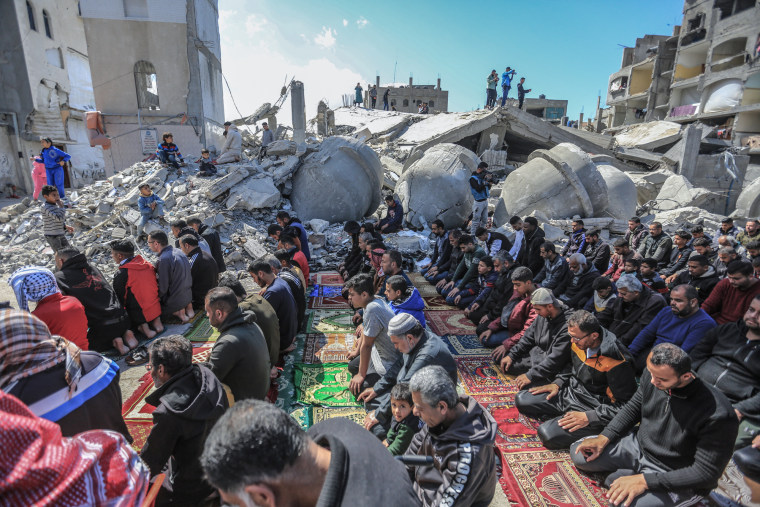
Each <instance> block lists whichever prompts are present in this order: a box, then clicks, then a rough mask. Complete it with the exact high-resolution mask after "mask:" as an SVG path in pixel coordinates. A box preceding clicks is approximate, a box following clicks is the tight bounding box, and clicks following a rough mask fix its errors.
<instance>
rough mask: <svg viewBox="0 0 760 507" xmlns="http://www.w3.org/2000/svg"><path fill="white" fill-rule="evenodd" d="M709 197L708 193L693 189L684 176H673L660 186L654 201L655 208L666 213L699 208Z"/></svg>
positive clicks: (703, 190)
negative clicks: (684, 208) (688, 207)
mask: <svg viewBox="0 0 760 507" xmlns="http://www.w3.org/2000/svg"><path fill="white" fill-rule="evenodd" d="M709 195H710V192H709V191H707V190H705V189H703V188H695V187H694V185H692V184H691V182H689V180H688V179H687V178H686V177H685V176H682V175H680V174H673V175H672V176H670V177H669V178H668V179H667V180H665V183H663V184H662V189H661V190H660V193H659V194H657V198H656V199H655V200H656V201H657V205H656V208H657V209H658V210H662V211H668V210H674V209H677V208H683V207H687V206H699V205H701V204H702V203H704V202H705V201H706V200H707V198H708V197H709Z"/></svg>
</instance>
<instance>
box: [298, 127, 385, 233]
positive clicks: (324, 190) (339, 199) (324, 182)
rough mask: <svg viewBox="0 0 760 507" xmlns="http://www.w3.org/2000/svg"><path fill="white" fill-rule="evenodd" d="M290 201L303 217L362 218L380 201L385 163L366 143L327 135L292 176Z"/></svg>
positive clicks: (343, 219)
mask: <svg viewBox="0 0 760 507" xmlns="http://www.w3.org/2000/svg"><path fill="white" fill-rule="evenodd" d="M292 182H293V191H292V193H291V195H290V201H291V203H292V204H293V208H294V209H295V210H296V212H297V213H298V216H299V217H300V218H301V219H303V220H311V219H312V218H321V219H322V220H327V221H329V222H330V223H334V222H343V221H346V220H360V219H361V218H362V217H364V216H366V215H369V214H371V213H372V212H374V211H375V210H376V209H377V207H378V205H379V204H380V200H381V197H380V189H381V187H382V184H383V166H382V164H381V163H380V158H379V157H378V156H377V154H376V153H375V152H374V150H372V148H370V147H369V146H367V145H366V144H364V143H362V142H361V141H358V140H357V139H353V138H350V137H345V136H333V137H329V138H327V139H326V140H325V141H324V142H323V143H322V145H321V147H320V150H319V151H318V152H314V153H310V154H309V155H307V156H306V158H305V159H304V162H303V164H302V165H301V168H300V169H299V170H298V171H297V172H296V173H295V175H294V176H293V179H292Z"/></svg>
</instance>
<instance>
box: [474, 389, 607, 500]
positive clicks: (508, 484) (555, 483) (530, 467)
mask: <svg viewBox="0 0 760 507" xmlns="http://www.w3.org/2000/svg"><path fill="white" fill-rule="evenodd" d="M517 391H518V389H517V386H514V385H512V384H510V389H508V390H506V391H505V392H503V393H502V394H500V395H498V396H494V395H480V396H478V395H476V396H474V397H475V399H477V400H478V402H479V403H480V404H481V405H482V406H483V407H484V408H485V409H486V410H488V412H489V413H490V414H491V415H492V416H493V418H494V419H495V420H496V423H497V424H498V431H497V433H496V445H497V446H498V447H499V449H500V450H501V454H502V461H503V463H502V465H503V467H502V468H503V471H502V474H501V477H500V478H499V483H500V484H501V486H502V488H503V489H504V493H505V494H506V495H507V498H508V499H509V501H510V503H511V504H512V505H520V506H526V507H527V506H534V505H545V506H552V507H553V506H557V507H569V506H576V505H578V506H583V507H592V506H593V507H597V506H603V505H607V501H606V499H605V498H604V493H605V490H604V489H603V488H601V487H600V486H599V485H598V484H597V483H596V482H595V481H594V480H592V479H591V478H589V477H588V476H586V475H584V474H581V473H580V472H578V471H577V470H576V469H575V467H574V466H573V463H572V460H571V459H570V455H569V454H568V453H567V452H552V451H549V450H547V449H546V448H544V447H543V445H541V441H540V440H539V439H538V436H537V435H536V428H538V426H539V424H540V423H539V422H538V421H535V420H533V419H529V418H527V417H525V416H524V415H521V414H520V412H519V411H518V410H517V408H516V407H515V404H514V400H515V394H516V393H517Z"/></svg>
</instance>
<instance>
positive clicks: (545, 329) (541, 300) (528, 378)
mask: <svg viewBox="0 0 760 507" xmlns="http://www.w3.org/2000/svg"><path fill="white" fill-rule="evenodd" d="M530 302H531V304H532V305H533V310H535V312H536V313H537V314H538V315H537V316H536V320H534V321H533V323H532V324H531V325H530V327H529V328H528V329H527V330H526V331H525V333H524V334H523V336H522V338H521V339H520V341H519V342H517V344H516V345H515V346H513V347H512V348H511V349H510V350H509V354H508V355H507V356H506V357H505V358H504V359H502V360H501V368H502V370H504V372H505V373H509V370H510V368H511V367H512V366H513V365H515V366H516V367H517V366H518V365H521V362H522V360H523V359H524V358H527V357H530V367H529V368H528V371H527V372H524V373H522V374H521V375H519V376H518V377H517V378H515V380H514V382H515V384H517V387H519V388H520V389H524V388H526V387H528V386H529V385H533V386H536V385H543V384H547V383H549V382H551V380H552V379H553V378H554V377H556V376H557V375H558V374H559V373H560V372H561V371H563V370H564V369H565V368H566V367H567V366H568V363H569V362H570V335H569V334H568V333H567V316H568V314H569V313H570V309H569V308H568V307H567V306H565V304H564V303H562V302H560V301H558V300H557V298H555V297H554V295H553V294H552V292H551V291H550V290H549V289H544V288H540V289H536V290H535V291H534V292H533V294H532V295H531V298H530ZM513 373H518V372H517V371H513Z"/></svg>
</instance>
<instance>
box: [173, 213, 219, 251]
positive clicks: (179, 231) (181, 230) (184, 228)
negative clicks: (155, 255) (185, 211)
mask: <svg viewBox="0 0 760 507" xmlns="http://www.w3.org/2000/svg"><path fill="white" fill-rule="evenodd" d="M171 229H172V235H174V237H175V238H176V241H174V247H175V248H179V238H181V237H182V236H184V235H185V234H190V235H191V236H195V239H197V240H198V245H199V246H200V247H201V250H203V251H204V252H206V253H208V254H211V248H210V247H209V245H208V243H206V240H205V239H203V237H202V236H201V235H200V234H198V232H196V230H195V229H193V228H192V227H190V226H189V225H187V222H185V221H184V220H175V221H174V222H172V223H171ZM167 244H168V243H167Z"/></svg>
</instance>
